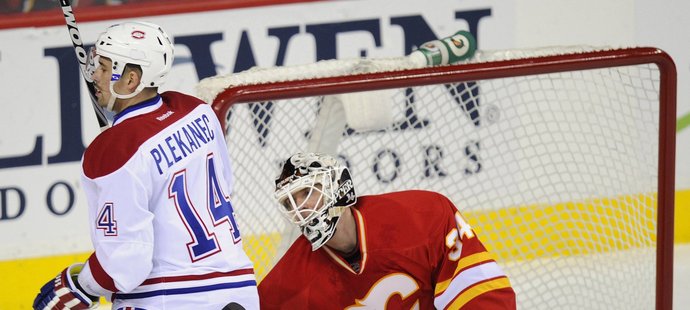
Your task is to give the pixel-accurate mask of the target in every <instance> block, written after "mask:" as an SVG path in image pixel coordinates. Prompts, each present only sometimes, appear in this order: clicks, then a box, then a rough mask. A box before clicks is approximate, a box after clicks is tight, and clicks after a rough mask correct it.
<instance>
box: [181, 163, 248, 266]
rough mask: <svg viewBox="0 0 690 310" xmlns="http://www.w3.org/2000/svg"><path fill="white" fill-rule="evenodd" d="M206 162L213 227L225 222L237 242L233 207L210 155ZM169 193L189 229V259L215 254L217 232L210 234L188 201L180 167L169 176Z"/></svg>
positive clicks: (209, 205) (193, 259) (184, 175)
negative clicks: (178, 170)
mask: <svg viewBox="0 0 690 310" xmlns="http://www.w3.org/2000/svg"><path fill="white" fill-rule="evenodd" d="M206 163H207V165H206V167H207V174H206V175H207V176H208V179H207V182H206V184H207V193H208V195H207V197H208V201H207V208H208V212H209V214H210V215H211V218H212V220H213V226H214V227H216V226H219V225H221V224H222V223H228V224H229V225H230V232H231V233H232V238H233V241H234V242H235V243H237V242H239V241H240V240H241V237H240V231H239V229H238V227H237V222H236V221H235V216H234V210H233V208H232V204H231V203H230V200H229V197H228V196H226V195H225V194H224V192H223V189H222V186H221V184H220V182H219V180H218V176H217V174H216V168H215V164H214V161H213V154H209V155H208V157H207V159H206ZM168 192H169V197H170V198H172V199H173V200H174V202H175V206H176V207H177V209H178V212H179V214H180V218H181V219H182V221H183V222H184V223H185V225H186V226H187V228H189V232H190V235H191V237H192V241H191V242H190V243H188V244H187V247H188V248H189V250H190V254H191V257H192V261H197V260H200V259H203V258H205V257H208V256H210V255H213V254H215V253H218V252H219V251H220V247H219V246H218V241H217V240H216V235H215V234H214V233H209V231H208V229H207V228H206V225H205V224H204V222H203V221H202V220H201V217H200V216H199V213H198V212H197V210H196V207H195V206H194V205H193V204H192V202H191V201H189V195H188V194H187V178H186V170H182V171H180V172H178V173H176V174H175V175H174V176H173V177H172V180H171V181H170V186H169V187H168Z"/></svg>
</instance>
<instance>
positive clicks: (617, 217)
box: [198, 47, 676, 309]
mask: <svg viewBox="0 0 690 310" xmlns="http://www.w3.org/2000/svg"><path fill="white" fill-rule="evenodd" d="M374 61H376V60H374ZM316 66H319V65H318V63H317V64H316ZM336 66H337V64H336ZM343 66H344V65H343ZM295 68H297V70H296V72H298V73H299V72H300V71H309V70H311V67H306V68H308V69H304V68H303V67H299V66H297V67H295ZM300 68H302V69H300ZM263 70H266V71H264V72H265V73H266V75H265V77H264V78H262V79H259V80H256V79H255V78H250V79H248V80H246V81H244V82H239V83H238V82H237V80H234V79H231V80H224V77H214V78H212V80H213V81H210V80H204V81H202V82H201V83H200V85H199V87H198V90H199V94H200V96H201V97H202V98H203V99H206V100H207V101H212V102H213V108H214V109H215V111H216V113H217V115H218V117H219V119H220V120H221V122H222V123H223V125H224V127H225V128H227V130H228V132H227V137H226V139H227V141H228V148H229V150H230V152H231V156H232V157H233V161H234V165H235V172H236V176H235V177H236V180H235V184H234V186H235V192H234V197H233V199H235V201H234V204H235V205H236V206H237V208H236V210H237V212H238V217H239V221H240V228H241V231H242V234H243V237H244V242H245V248H247V251H248V252H249V254H250V256H252V258H253V260H254V261H255V263H256V269H257V273H258V275H259V278H261V277H263V275H265V273H266V272H268V270H270V268H271V266H272V265H273V264H274V263H275V261H276V260H277V259H278V258H279V256H280V254H281V253H282V251H284V250H285V248H286V247H287V246H288V245H289V243H290V242H291V241H292V240H293V238H294V237H295V236H296V233H295V231H294V229H291V228H290V227H289V225H287V223H286V221H284V220H283V219H282V218H280V215H279V214H278V212H277V211H275V210H273V209H274V208H275V207H276V206H275V205H274V203H273V202H272V196H271V194H272V186H273V178H274V177H275V175H276V174H277V164H278V162H279V161H280V160H282V159H284V158H286V157H287V156H289V155H290V154H291V153H293V152H296V151H304V150H306V148H307V145H308V143H309V138H310V137H311V136H312V135H313V134H314V132H313V131H314V128H315V125H314V123H315V122H317V121H318V117H317V115H318V113H319V106H320V105H321V106H323V105H324V98H325V97H328V96H330V95H334V94H341V93H351V92H364V91H374V90H383V89H387V90H389V93H387V94H389V95H390V96H391V100H390V103H388V104H390V106H391V107H392V108H391V109H392V112H391V113H392V114H393V117H392V118H393V120H394V121H393V122H392V123H390V124H387V125H386V126H385V127H383V128H382V129H378V130H370V131H367V132H359V131H357V130H354V129H352V128H351V127H347V128H346V130H344V131H342V130H339V131H337V132H338V133H339V134H338V135H337V137H333V136H331V137H327V138H330V139H335V140H336V141H337V142H338V145H337V151H336V153H338V155H339V156H340V157H341V159H342V160H344V161H345V162H346V163H347V164H348V165H350V168H351V169H352V170H353V179H354V181H355V187H356V189H357V190H358V191H359V193H360V194H374V193H378V192H387V191H394V190H402V189H410V188H424V189H430V190H435V191H439V192H442V193H443V194H445V195H447V196H449V197H450V198H451V199H452V200H453V201H454V202H455V203H456V205H457V206H458V208H459V209H460V210H461V212H463V214H465V215H466V217H468V220H469V222H470V223H471V224H472V225H473V227H474V229H475V230H476V231H477V232H478V234H479V236H480V238H482V240H483V242H484V243H485V244H486V246H487V248H489V249H490V250H491V251H492V252H493V253H494V254H495V255H496V256H497V259H498V261H499V263H501V264H502V265H504V266H505V269H506V272H507V273H508V275H509V276H510V277H511V282H512V284H513V285H514V286H515V289H516V292H517V293H518V303H519V305H520V307H521V308H527V309H540V308H545V309H555V308H559V309H560V308H568V307H579V308H587V309H589V308H592V309H594V308H602V307H603V308H612V307H613V308H625V309H632V308H642V309H647V308H649V307H651V305H652V304H653V305H655V306H656V309H671V307H672V288H673V281H672V274H673V208H674V200H673V199H674V173H675V172H674V171H675V167H674V165H675V123H676V122H675V116H676V111H675V109H676V108H675V105H676V69H675V65H674V63H673V61H672V59H671V58H670V57H669V56H668V55H667V54H666V53H665V52H663V51H661V50H659V49H656V48H648V47H642V48H623V49H593V48H583V49H579V48H575V49H572V48H566V49H563V50H562V49H558V48H549V49H543V50H540V49H535V50H525V51H508V52H496V53H492V52H478V56H476V57H475V59H473V60H471V61H468V62H465V63H461V64H456V65H449V66H439V67H426V68H406V69H405V68H402V69H393V70H389V69H385V70H383V71H376V70H373V71H372V72H366V71H364V72H362V71H357V72H355V73H347V72H345V73H342V72H336V73H335V74H333V75H323V74H316V75H313V76H309V75H306V76H301V75H302V73H299V74H296V75H295V76H294V77H287V78H285V77H281V78H279V79H275V76H276V74H275V71H272V69H263ZM289 75H290V74H288V76H289ZM272 76H274V77H272ZM272 79H273V80H272ZM228 86H229V87H228ZM226 87H227V88H226ZM216 94H217V95H216ZM324 96H325V97H324ZM370 104H381V103H380V102H372V103H370ZM360 112H361V111H360ZM359 115H360V116H361V115H363V114H359ZM364 115H366V112H364ZM226 121H227V123H226ZM341 132H342V135H341V134H340V133H341Z"/></svg>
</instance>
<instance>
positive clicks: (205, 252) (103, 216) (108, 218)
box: [96, 153, 242, 262]
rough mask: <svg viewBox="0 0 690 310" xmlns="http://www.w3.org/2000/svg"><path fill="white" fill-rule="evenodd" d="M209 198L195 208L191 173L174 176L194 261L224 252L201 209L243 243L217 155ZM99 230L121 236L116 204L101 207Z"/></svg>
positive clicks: (172, 192) (174, 197) (209, 161)
mask: <svg viewBox="0 0 690 310" xmlns="http://www.w3.org/2000/svg"><path fill="white" fill-rule="evenodd" d="M206 170H207V171H206V175H207V176H208V177H207V180H206V185H207V186H206V197H208V201H207V202H206V205H205V206H195V205H194V204H193V203H192V201H191V200H190V198H189V197H190V194H189V192H188V190H189V186H188V181H187V170H186V169H185V170H181V171H178V172H177V173H175V174H173V176H172V177H171V180H170V183H169V185H168V197H169V198H170V200H171V201H172V202H173V204H174V206H175V208H176V209H177V213H178V214H179V216H180V220H181V221H182V223H183V224H184V225H185V226H186V227H187V231H188V232H189V235H190V237H191V239H192V240H191V242H188V243H187V248H188V250H189V253H190V257H191V258H192V261H193V262H194V261H198V260H200V259H203V258H205V257H208V256H211V255H213V254H215V253H218V252H220V250H221V249H220V246H219V244H218V240H217V239H216V235H215V234H214V233H213V232H212V231H209V229H208V227H206V225H205V224H204V222H203V221H202V219H201V216H202V215H201V214H203V213H200V211H201V210H203V209H202V208H206V209H207V210H208V213H209V215H210V217H211V219H212V223H213V226H214V227H219V226H221V225H224V224H225V223H227V224H228V226H229V230H230V232H231V235H232V238H233V242H234V243H238V242H240V241H241V240H242V239H241V236H240V230H239V228H238V226H237V221H236V220H235V211H234V209H233V207H232V204H231V203H230V198H229V196H228V195H226V194H225V192H224V191H223V187H222V186H221V183H220V182H219V178H218V177H217V174H216V168H215V164H214V156H213V154H212V153H211V154H209V155H208V156H207V157H206ZM96 228H97V229H99V230H103V233H104V235H105V236H117V221H116V220H115V216H114V207H113V204H112V203H106V204H104V205H103V207H101V210H100V211H99V214H98V217H97V224H96Z"/></svg>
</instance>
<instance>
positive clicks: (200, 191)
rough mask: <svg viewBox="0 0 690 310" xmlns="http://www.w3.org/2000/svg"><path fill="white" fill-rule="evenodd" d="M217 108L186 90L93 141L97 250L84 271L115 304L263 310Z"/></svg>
mask: <svg viewBox="0 0 690 310" xmlns="http://www.w3.org/2000/svg"><path fill="white" fill-rule="evenodd" d="M230 165H231V163H230V158H229V155H228V150H227V147H226V144H225V139H224V136H223V130H222V129H221V127H220V123H219V122H218V120H217V118H216V116H215V114H214V113H213V110H212V109H211V107H210V106H209V105H207V104H205V103H203V102H202V101H200V100H198V99H196V98H194V97H191V96H188V95H184V94H181V93H176V92H165V93H163V94H161V95H160V96H156V97H155V98H153V99H151V100H148V101H145V102H142V103H139V104H136V105H134V106H131V107H128V108H126V109H125V110H124V111H122V112H120V113H119V114H118V115H116V117H115V120H114V124H113V126H112V127H111V128H109V129H108V130H106V131H104V132H102V133H101V134H100V135H99V136H98V137H96V139H95V140H94V141H93V142H92V143H91V145H89V147H88V148H87V150H86V151H85V153H84V156H83V158H82V169H83V170H82V184H83V188H84V190H85V192H86V197H87V200H88V206H89V220H90V223H91V225H90V227H91V239H92V241H93V245H94V249H95V253H94V254H92V255H91V257H90V258H89V259H88V261H87V263H86V266H85V267H84V270H83V271H82V272H81V273H80V274H79V283H80V285H81V286H82V287H83V288H84V289H85V290H86V291H87V292H88V293H90V294H92V295H98V296H106V297H108V298H109V299H112V301H113V309H119V308H123V307H137V308H143V309H221V308H223V306H225V305H226V304H228V303H230V302H236V303H238V304H240V305H242V306H244V307H245V308H246V309H255V308H256V309H258V306H259V304H258V294H257V291H256V278H255V276H254V271H253V266H252V262H251V261H250V260H249V258H248V257H247V255H246V254H245V252H244V251H243V249H242V239H241V235H240V227H238V226H237V222H236V220H235V213H234V207H235V206H233V205H232V203H231V201H230V194H231V191H232V182H233V179H232V177H233V176H232V171H231V167H230Z"/></svg>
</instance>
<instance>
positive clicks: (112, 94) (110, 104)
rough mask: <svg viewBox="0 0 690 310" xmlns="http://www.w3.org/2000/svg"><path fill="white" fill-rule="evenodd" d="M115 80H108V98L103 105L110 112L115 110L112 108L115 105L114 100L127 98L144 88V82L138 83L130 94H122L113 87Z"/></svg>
mask: <svg viewBox="0 0 690 310" xmlns="http://www.w3.org/2000/svg"><path fill="white" fill-rule="evenodd" d="M115 82H116V81H110V99H108V104H107V105H106V106H105V109H106V110H108V111H110V112H115V111H113V108H114V107H115V100H116V99H129V98H132V97H134V96H136V95H137V94H139V93H140V92H141V91H142V90H144V84H142V83H139V86H137V89H135V90H134V91H133V92H132V93H131V94H127V95H122V94H118V93H117V92H116V91H115V89H113V85H115Z"/></svg>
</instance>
